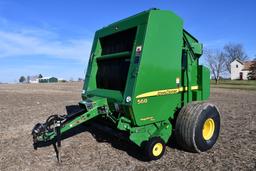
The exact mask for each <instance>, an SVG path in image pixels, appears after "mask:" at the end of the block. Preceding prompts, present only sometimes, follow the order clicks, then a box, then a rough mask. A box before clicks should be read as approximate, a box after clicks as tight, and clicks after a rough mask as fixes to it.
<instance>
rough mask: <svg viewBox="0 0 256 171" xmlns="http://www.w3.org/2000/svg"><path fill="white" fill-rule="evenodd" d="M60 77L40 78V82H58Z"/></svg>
mask: <svg viewBox="0 0 256 171" xmlns="http://www.w3.org/2000/svg"><path fill="white" fill-rule="evenodd" d="M57 82H58V78H56V77H43V78H39V83H57Z"/></svg>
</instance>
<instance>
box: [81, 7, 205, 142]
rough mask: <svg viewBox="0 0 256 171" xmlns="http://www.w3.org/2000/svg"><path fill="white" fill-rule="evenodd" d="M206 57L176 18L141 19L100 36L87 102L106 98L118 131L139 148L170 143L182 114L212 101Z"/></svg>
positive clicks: (150, 15) (151, 13)
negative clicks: (203, 58) (187, 108)
mask: <svg viewBox="0 0 256 171" xmlns="http://www.w3.org/2000/svg"><path fill="white" fill-rule="evenodd" d="M201 54H202V44H200V43H198V41H197V40H196V39H195V38H194V37H193V36H191V35H190V34H189V33H188V32H186V31H185V30H184V29H183V21H182V19H181V18H180V17H178V16H176V15H175V14H174V13H172V12H170V11H163V10H148V11H145V12H142V13H139V14H137V15H135V16H132V17H129V18H127V19H124V20H121V21H119V22H116V23H113V24H111V25H109V26H107V27H104V28H102V29H100V30H98V31H97V32H96V34H95V37H94V42H93V46H92V51H91V55H90V59H89V64H88V68H87V73H86V77H85V83H84V88H83V93H82V98H83V100H84V101H86V100H87V99H90V98H93V97H95V96H96V97H102V98H106V99H107V103H108V106H109V108H110V111H112V113H118V114H115V115H114V114H113V118H115V119H114V120H115V121H116V126H117V129H120V130H123V131H129V132H130V139H131V140H132V141H133V142H135V143H136V144H137V145H141V143H142V142H143V141H145V140H148V139H149V138H150V137H153V136H160V137H162V138H163V139H164V140H165V141H166V142H167V140H168V138H169V137H170V136H171V132H172V125H171V120H172V119H174V117H175V114H176V113H177V111H179V110H180V109H181V107H182V106H184V105H186V104H187V103H189V102H191V101H198V100H205V99H207V98H208V96H209V86H210V81H209V80H210V75H209V70H208V69H207V68H205V67H204V66H201V65H199V57H200V56H201ZM117 108H118V109H117Z"/></svg>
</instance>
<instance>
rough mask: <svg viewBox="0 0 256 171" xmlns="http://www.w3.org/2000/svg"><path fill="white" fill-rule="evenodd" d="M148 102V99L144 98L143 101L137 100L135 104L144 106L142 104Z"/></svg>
mask: <svg viewBox="0 0 256 171" xmlns="http://www.w3.org/2000/svg"><path fill="white" fill-rule="evenodd" d="M147 102H148V99H146V98H144V99H138V100H137V103H138V104H144V103H147Z"/></svg>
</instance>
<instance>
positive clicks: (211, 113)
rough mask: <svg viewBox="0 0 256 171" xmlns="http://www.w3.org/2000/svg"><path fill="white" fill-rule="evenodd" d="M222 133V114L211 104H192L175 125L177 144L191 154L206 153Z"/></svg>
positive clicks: (180, 114) (185, 108)
mask: <svg viewBox="0 0 256 171" xmlns="http://www.w3.org/2000/svg"><path fill="white" fill-rule="evenodd" d="M219 132H220V113H219V110H218V108H217V107H216V106H215V105H213V104H211V103H204V102H191V103H189V104H188V105H186V106H184V107H183V108H182V109H181V110H180V112H179V114H178V117H177V120H176V124H175V138H176V141H177V144H178V145H179V146H180V147H181V148H182V149H184V150H187V151H190V152H198V153H199V152H204V151H206V150H209V149H211V148H212V147H213V145H214V144H215V143H216V141H217V139H218V136H219Z"/></svg>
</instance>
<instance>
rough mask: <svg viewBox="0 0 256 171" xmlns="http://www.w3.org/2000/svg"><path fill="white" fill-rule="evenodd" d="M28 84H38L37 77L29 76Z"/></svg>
mask: <svg viewBox="0 0 256 171" xmlns="http://www.w3.org/2000/svg"><path fill="white" fill-rule="evenodd" d="M28 83H32V84H35V83H39V78H38V76H29V80H28Z"/></svg>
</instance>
